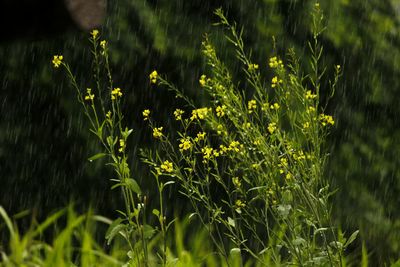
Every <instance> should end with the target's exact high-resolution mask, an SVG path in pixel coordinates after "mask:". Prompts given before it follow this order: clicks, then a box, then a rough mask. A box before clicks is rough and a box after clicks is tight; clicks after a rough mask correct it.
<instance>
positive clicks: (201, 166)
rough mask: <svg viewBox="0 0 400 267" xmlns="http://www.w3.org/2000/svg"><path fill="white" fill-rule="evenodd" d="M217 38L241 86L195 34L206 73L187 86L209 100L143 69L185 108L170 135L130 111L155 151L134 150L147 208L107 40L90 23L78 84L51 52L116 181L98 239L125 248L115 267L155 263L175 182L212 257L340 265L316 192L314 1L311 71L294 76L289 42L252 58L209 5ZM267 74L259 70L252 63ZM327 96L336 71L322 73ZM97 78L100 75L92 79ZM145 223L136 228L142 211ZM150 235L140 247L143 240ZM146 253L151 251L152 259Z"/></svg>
mask: <svg viewBox="0 0 400 267" xmlns="http://www.w3.org/2000/svg"><path fill="white" fill-rule="evenodd" d="M215 14H216V15H217V16H218V18H219V21H220V22H219V23H218V25H220V26H221V27H223V28H225V29H226V31H227V34H226V39H227V41H228V42H229V43H231V44H232V45H233V46H234V48H235V51H236V56H237V59H238V62H239V64H241V66H242V71H243V73H244V76H245V81H243V82H245V83H247V84H249V87H250V88H251V92H243V91H242V90H241V89H240V88H241V87H240V86H239V85H237V84H235V83H234V81H233V77H232V74H231V72H230V70H229V68H228V67H227V66H226V65H225V64H224V62H223V61H222V60H221V59H220V57H219V56H218V54H217V51H216V50H215V48H214V46H213V44H212V41H211V40H210V38H209V37H208V36H207V35H206V36H205V39H204V41H203V43H202V53H203V56H204V58H205V60H206V62H207V65H208V66H209V71H208V74H202V75H201V76H200V77H199V88H200V90H203V91H204V93H206V94H208V95H209V96H210V97H211V101H210V102H209V103H208V104H207V105H206V106H202V107H197V106H196V105H195V103H194V101H192V100H191V99H189V98H188V97H187V96H186V95H185V94H184V93H183V92H182V91H181V90H179V89H178V88H177V87H175V86H174V85H173V84H172V83H170V82H169V81H168V80H167V79H166V78H165V77H163V76H162V75H160V74H159V73H158V72H157V71H156V70H154V71H153V72H151V73H150V74H149V76H148V77H149V83H150V84H151V86H152V87H153V88H155V87H157V86H159V87H166V88H167V89H169V90H170V91H172V92H173V93H174V94H175V95H176V97H178V98H182V99H183V100H184V101H186V103H187V105H186V106H184V107H177V108H176V109H175V111H174V112H173V114H171V116H172V117H173V118H174V120H173V121H174V122H175V123H176V124H177V125H178V126H177V127H178V128H179V130H178V131H177V134H170V133H169V132H168V129H169V128H170V127H168V125H162V124H161V123H159V122H156V121H154V119H153V117H152V115H153V114H154V113H155V112H157V111H156V110H150V109H145V110H142V111H139V112H141V114H142V116H143V120H144V121H145V122H147V123H148V126H149V127H150V128H151V136H152V138H154V141H155V142H157V144H158V145H159V150H157V151H153V150H142V152H141V156H142V159H143V162H144V163H145V164H147V165H148V167H149V168H150V170H151V174H152V176H153V177H154V179H155V182H156V185H157V190H158V194H159V196H158V197H159V203H158V204H156V206H152V207H148V206H147V198H146V196H144V195H143V194H142V191H141V188H140V186H139V185H138V183H137V182H136V180H135V179H134V178H132V177H133V176H132V174H131V170H130V168H129V166H128V150H127V143H128V142H127V141H128V137H129V136H130V135H131V134H132V132H133V131H132V129H129V128H127V127H124V122H123V114H122V113H121V100H122V99H123V97H124V95H125V91H124V89H121V88H119V87H116V86H115V85H114V81H113V79H112V75H111V70H110V66H109V58H108V42H107V41H105V40H101V39H100V37H101V34H100V33H99V31H97V30H93V31H92V32H91V37H90V42H91V44H92V54H93V61H94V62H93V78H94V81H95V82H94V86H91V87H89V88H86V89H85V90H83V89H81V88H80V87H79V86H78V83H77V81H76V78H75V76H74V75H73V73H72V71H71V69H70V67H69V65H68V64H67V63H66V62H65V61H64V58H63V56H60V55H57V56H54V58H53V60H52V63H53V65H54V67H55V68H59V67H60V66H61V67H63V68H64V69H65V70H66V73H67V75H68V77H69V79H70V81H71V84H72V86H73V87H74V88H75V90H76V93H77V98H78V101H79V103H81V105H82V108H83V111H84V113H85V115H86V117H87V118H88V121H89V124H90V131H91V132H92V133H93V134H94V135H95V136H96V138H97V140H98V141H99V144H100V145H101V147H102V152H101V153H98V154H96V155H94V156H92V157H90V158H89V160H90V161H92V160H96V159H99V158H103V157H106V158H107V159H108V162H107V165H109V166H111V168H113V170H114V173H115V178H114V179H111V181H112V182H113V186H112V187H111V188H112V189H115V188H119V189H120V190H121V194H122V196H123V199H124V205H125V207H124V208H125V209H124V210H119V211H118V212H119V214H120V217H119V218H118V219H117V220H115V221H114V222H113V223H112V224H111V226H110V228H109V230H108V232H107V234H106V239H107V243H108V244H110V243H111V242H112V240H113V239H114V238H115V237H116V236H120V237H122V238H123V239H124V240H125V241H126V244H127V246H128V251H127V253H126V255H127V259H126V266H150V265H154V264H161V265H162V266H166V265H167V264H170V263H173V262H174V260H173V259H172V260H171V256H172V253H171V251H170V249H169V248H170V247H171V245H170V244H169V243H167V240H168V238H167V237H168V230H169V228H170V227H171V225H172V224H173V222H174V220H175V219H173V218H167V214H166V201H165V197H164V190H165V188H167V187H168V186H170V185H172V184H175V185H176V188H179V192H181V193H182V194H183V195H184V196H185V197H186V198H187V199H188V201H189V202H190V204H191V207H192V209H193V213H192V214H191V215H190V216H189V217H190V218H192V219H193V218H196V219H198V220H199V221H200V223H201V225H202V226H203V227H204V229H205V230H206V231H207V233H208V234H209V237H210V240H211V241H212V243H213V245H214V247H215V250H216V252H217V253H218V255H220V256H221V258H222V259H224V261H225V264H226V265H227V266H231V265H232V261H233V260H232V259H234V262H235V264H233V265H234V266H237V263H239V265H240V266H242V265H244V264H248V263H249V264H253V265H256V266H257V265H258V266H281V265H283V266H289V265H295V266H297V265H300V266H326V265H329V266H338V265H339V266H340V265H342V261H343V257H342V255H343V252H344V250H345V248H346V247H347V246H348V245H349V244H350V243H351V242H352V241H353V240H354V239H355V238H356V235H357V232H355V233H353V234H352V235H351V236H350V237H349V238H348V239H346V238H345V237H344V235H343V234H341V233H340V232H339V231H338V230H336V229H335V228H334V227H333V226H332V222H331V216H330V208H329V203H328V198H329V196H330V195H331V194H332V192H331V190H330V188H329V185H328V183H327V180H326V179H324V166H325V161H326V156H327V155H326V153H325V152H324V141H325V138H326V136H327V134H328V132H329V129H330V127H332V126H334V124H335V121H334V118H333V117H332V116H331V115H328V114H325V110H326V106H323V105H322V103H321V101H320V95H321V80H322V79H325V76H324V74H325V72H326V69H325V68H323V69H322V70H321V66H320V65H321V64H320V59H321V56H322V46H321V45H320V43H319V42H318V39H319V36H320V34H322V32H323V30H324V27H323V26H322V25H323V23H322V22H323V21H322V20H323V14H322V11H321V10H320V8H319V5H318V4H316V5H315V6H314V10H313V12H312V26H313V27H312V30H313V39H312V41H310V43H309V48H310V52H311V61H310V67H311V73H309V74H303V73H302V72H301V70H300V62H299V60H298V58H297V56H296V54H295V51H294V50H293V49H290V50H289V51H288V53H287V56H286V57H281V56H279V55H272V56H271V58H270V59H268V60H264V63H261V62H257V63H255V62H253V61H252V59H251V58H250V57H249V56H248V54H247V53H246V51H245V48H244V43H243V40H242V33H243V31H242V30H238V29H237V27H236V25H235V24H231V23H230V22H228V20H227V19H226V17H225V16H224V14H223V12H222V10H220V9H218V10H216V12H215ZM264 68H267V69H268V77H267V78H264V77H263V76H262V75H261V70H262V69H264ZM334 71H335V75H334V78H333V82H330V83H329V85H330V86H329V88H328V89H329V90H330V93H332V94H333V92H334V89H335V86H336V84H337V81H338V79H339V77H340V75H341V68H340V66H336V67H335V68H334ZM103 73H105V77H106V79H102V78H101V75H102V74H103ZM150 210H151V214H152V215H153V216H155V217H156V219H157V226H155V227H154V226H151V225H149V224H148V223H147V218H148V215H149V213H150ZM159 238H160V239H161V240H162V242H159V244H160V245H159V246H158V247H156V248H152V250H151V251H149V247H150V246H149V243H150V242H154V241H155V240H159ZM152 255H156V256H157V257H156V258H154V257H153V256H152Z"/></svg>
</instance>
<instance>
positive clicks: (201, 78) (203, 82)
mask: <svg viewBox="0 0 400 267" xmlns="http://www.w3.org/2000/svg"><path fill="white" fill-rule="evenodd" d="M199 83H200V85H201V86H202V87H204V86H205V85H206V84H207V76H206V75H204V74H203V75H201V76H200V80H199Z"/></svg>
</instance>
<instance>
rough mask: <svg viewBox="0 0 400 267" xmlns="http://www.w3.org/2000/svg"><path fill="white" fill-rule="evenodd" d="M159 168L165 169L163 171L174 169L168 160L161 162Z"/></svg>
mask: <svg viewBox="0 0 400 267" xmlns="http://www.w3.org/2000/svg"><path fill="white" fill-rule="evenodd" d="M160 167H161V170H163V171H165V172H168V173H170V172H173V171H174V166H173V165H172V162H170V161H169V160H166V161H164V162H163V163H162V164H161V166H160Z"/></svg>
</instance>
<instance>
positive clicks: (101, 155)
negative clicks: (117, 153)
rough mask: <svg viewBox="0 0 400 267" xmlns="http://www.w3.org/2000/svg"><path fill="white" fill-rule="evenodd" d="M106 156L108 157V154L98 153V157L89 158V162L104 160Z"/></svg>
mask: <svg viewBox="0 0 400 267" xmlns="http://www.w3.org/2000/svg"><path fill="white" fill-rule="evenodd" d="M104 156H107V154H106V153H98V154H96V155H94V156H91V157H90V158H88V160H89V161H90V162H92V161H93V160H96V159H100V158H102V157H104Z"/></svg>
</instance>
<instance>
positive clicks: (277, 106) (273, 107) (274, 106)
mask: <svg viewBox="0 0 400 267" xmlns="http://www.w3.org/2000/svg"><path fill="white" fill-rule="evenodd" d="M280 107H281V106H279V104H278V103H274V104H272V105H271V106H270V108H271V109H275V110H278V109H279V108H280Z"/></svg>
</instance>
